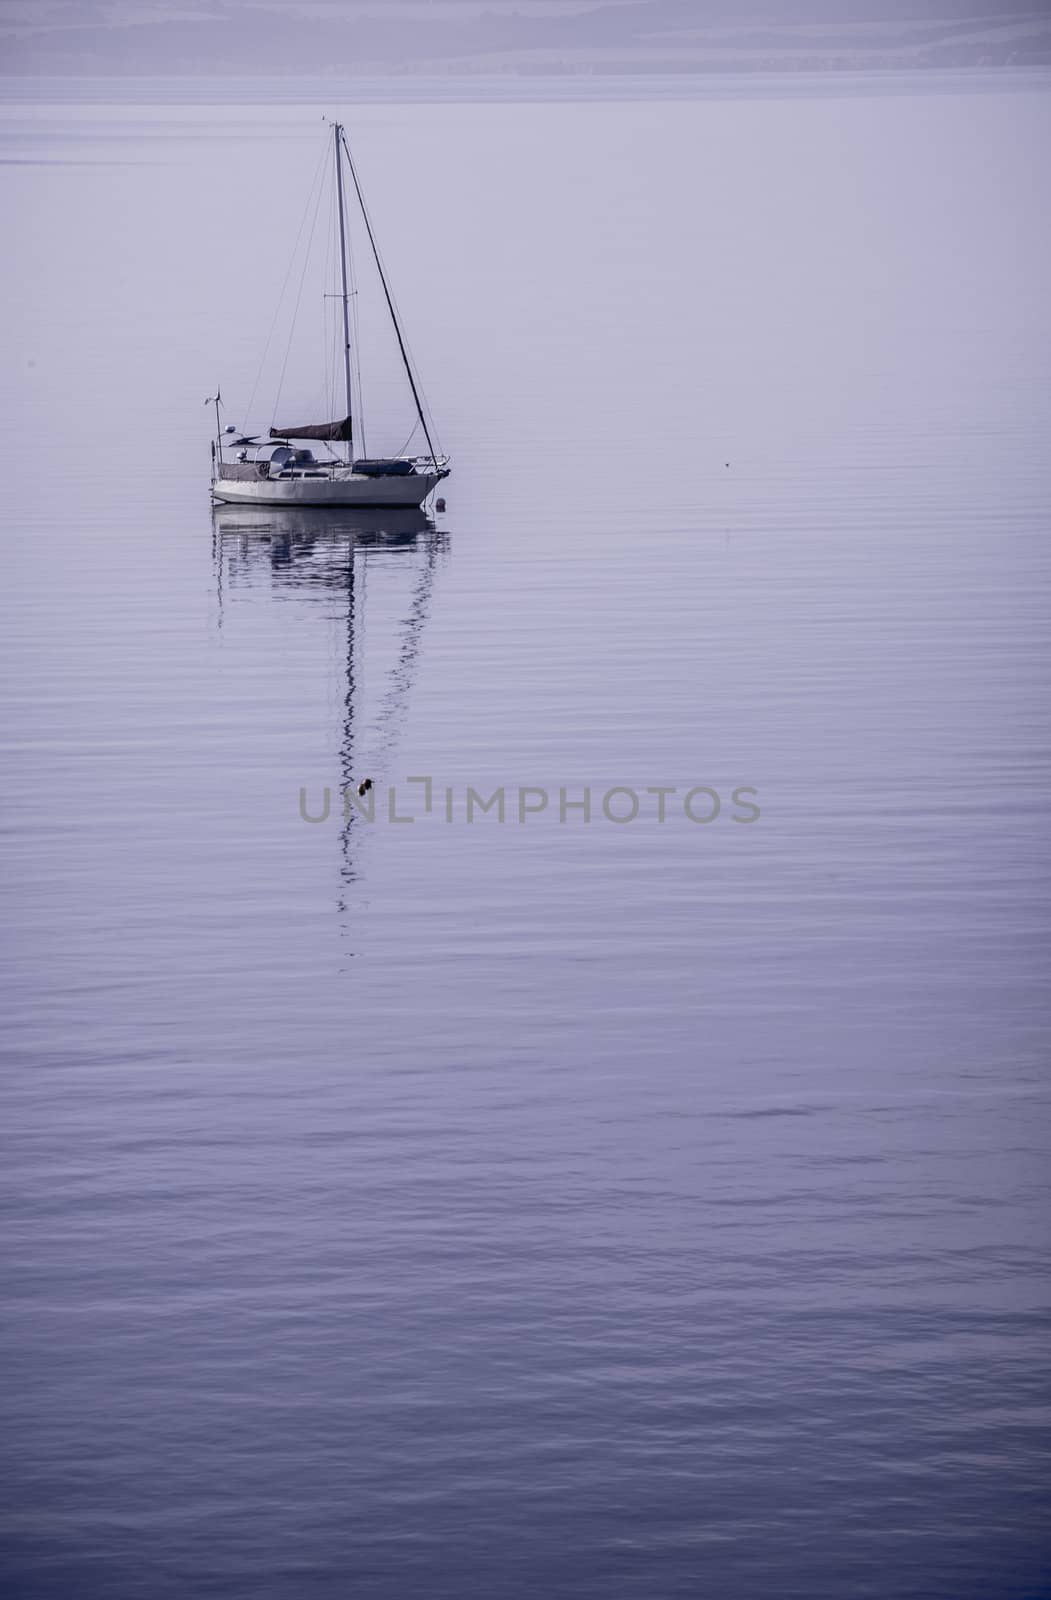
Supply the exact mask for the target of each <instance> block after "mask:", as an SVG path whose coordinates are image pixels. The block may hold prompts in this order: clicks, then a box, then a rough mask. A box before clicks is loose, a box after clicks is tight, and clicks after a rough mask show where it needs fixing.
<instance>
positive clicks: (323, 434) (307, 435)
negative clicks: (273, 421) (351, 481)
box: [270, 417, 354, 444]
mask: <svg viewBox="0 0 1051 1600" xmlns="http://www.w3.org/2000/svg"><path fill="white" fill-rule="evenodd" d="M270 437H271V439H342V440H343V441H344V442H346V443H348V444H349V442H350V441H351V440H352V439H353V437H354V434H353V431H352V429H351V424H350V418H349V417H344V418H343V421H342V422H316V423H314V425H313V426H312V427H303V428H271V429H270Z"/></svg>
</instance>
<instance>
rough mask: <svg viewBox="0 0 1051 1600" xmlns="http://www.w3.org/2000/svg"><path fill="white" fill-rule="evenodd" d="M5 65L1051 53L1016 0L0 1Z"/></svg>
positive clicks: (119, 69) (243, 65) (451, 65)
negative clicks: (289, 3) (1011, 1)
mask: <svg viewBox="0 0 1051 1600" xmlns="http://www.w3.org/2000/svg"><path fill="white" fill-rule="evenodd" d="M0 52H2V68H0V70H2V71H3V72H6V73H16V74H36V73H49V72H54V73H77V72H81V73H107V74H108V73H178V72H190V73H200V72H223V73H231V72H238V71H241V72H277V73H282V72H292V73H298V74H302V75H306V76H309V75H314V74H316V73H318V72H340V73H343V74H353V73H354V72H376V71H379V72H391V71H405V70H416V71H442V70H454V71H455V70H471V69H472V68H476V69H479V70H484V69H486V68H488V67H492V68H496V69H500V68H512V69H513V68H516V67H517V68H521V69H523V70H544V69H545V68H562V69H570V70H588V69H589V68H595V69H599V70H602V69H607V70H631V69H632V68H633V67H637V68H640V69H645V70H683V69H687V70H688V69H689V68H690V67H705V66H716V67H717V66H719V65H726V66H734V65H738V64H742V63H743V64H746V65H747V64H749V63H752V64H756V65H761V64H764V63H765V62H769V60H770V58H771V57H783V58H784V60H785V62H786V64H789V65H791V64H793V62H795V63H796V64H801V65H802V64H806V65H821V64H828V65H844V64H850V63H851V62H852V61H854V60H856V61H857V63H858V64H859V65H864V64H877V65H878V64H886V65H896V64H904V65H908V64H914V65H981V64H988V65H996V64H1002V63H1005V62H1011V61H1013V62H1038V61H1051V4H1049V0H1031V3H1030V4H1029V5H1028V6H1026V5H1024V4H1018V3H1005V0H297V3H296V5H295V6H294V7H291V8H290V7H289V5H288V3H287V0H172V3H168V0H0Z"/></svg>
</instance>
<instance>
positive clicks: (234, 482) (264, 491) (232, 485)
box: [212, 472, 441, 507]
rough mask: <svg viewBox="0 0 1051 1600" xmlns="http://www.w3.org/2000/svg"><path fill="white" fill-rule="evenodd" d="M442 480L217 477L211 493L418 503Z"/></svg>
mask: <svg viewBox="0 0 1051 1600" xmlns="http://www.w3.org/2000/svg"><path fill="white" fill-rule="evenodd" d="M440 482H441V478H440V477H439V475H438V473H436V472H414V473H412V474H411V475H407V476H405V477H390V478H366V477H365V476H364V475H358V474H350V475H348V476H346V477H338V478H292V479H287V478H286V479H281V478H256V479H248V480H239V479H237V478H217V479H216V481H215V482H214V483H213V484H212V494H213V495H214V497H215V499H216V500H221V501H222V502H223V503H224V504H225V505H239V506H417V507H418V506H421V505H422V504H423V502H424V501H425V500H426V498H427V496H428V495H429V494H430V492H431V490H432V489H434V488H436V487H437V485H438V484H439V483H440Z"/></svg>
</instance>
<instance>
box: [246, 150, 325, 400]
mask: <svg viewBox="0 0 1051 1600" xmlns="http://www.w3.org/2000/svg"><path fill="white" fill-rule="evenodd" d="M327 153H328V151H327V148H326V149H325V150H324V151H322V154H321V159H320V160H319V162H318V164H317V168H316V169H315V172H314V177H313V181H312V182H311V185H310V189H309V191H308V193H307V199H306V204H305V205H304V207H303V215H302V217H301V218H300V220H299V232H298V233H297V234H296V242H295V244H294V245H293V246H292V254H291V255H290V256H289V258H288V266H287V267H286V268H285V277H284V282H283V283H282V285H281V292H280V294H279V295H278V297H277V305H276V306H275V307H274V315H273V317H272V318H271V320H270V332H269V333H268V334H267V336H266V343H265V345H264V346H263V354H262V356H261V357H260V360H259V370H258V372H257V373H256V375H255V382H254V383H253V384H252V392H251V394H250V395H249V397H248V406H247V408H246V410H245V422H246V424H247V422H248V420H249V419H250V418H251V415H252V406H253V405H254V404H255V396H256V390H257V389H258V388H259V380H260V379H261V378H262V376H263V368H264V367H265V365H266V358H267V356H268V355H269V354H270V345H271V343H272V341H273V337H274V329H275V328H276V327H277V319H278V317H279V316H280V315H281V307H282V305H283V304H284V299H285V290H286V289H287V288H288V280H289V278H290V277H291V276H292V268H293V267H294V266H295V261H296V256H297V254H298V253H299V241H300V239H301V238H302V237H303V229H304V228H305V227H306V221H307V216H308V215H309V212H310V202H311V200H312V199H313V196H314V185H315V184H316V183H317V181H318V178H319V177H320V176H321V173H322V171H323V168H324V162H325V156H326V155H327Z"/></svg>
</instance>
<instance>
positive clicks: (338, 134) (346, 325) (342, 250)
mask: <svg viewBox="0 0 1051 1600" xmlns="http://www.w3.org/2000/svg"><path fill="white" fill-rule="evenodd" d="M332 138H333V144H334V146H335V154H336V193H337V195H338V196H339V274H340V282H341V284H342V288H343V377H344V381H345V383H346V392H347V413H346V414H347V416H348V417H349V416H351V415H352V413H353V409H354V408H353V403H352V395H351V386H350V312H349V310H348V306H347V225H346V220H345V218H344V215H343V162H342V160H341V159H340V152H339V147H340V143H341V141H342V138H343V124H342V123H341V122H336V123H333V126H332ZM353 459H354V444H353V441H352V440H350V439H348V440H347V460H348V461H352V460H353Z"/></svg>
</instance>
